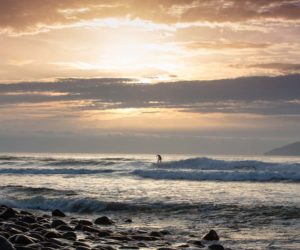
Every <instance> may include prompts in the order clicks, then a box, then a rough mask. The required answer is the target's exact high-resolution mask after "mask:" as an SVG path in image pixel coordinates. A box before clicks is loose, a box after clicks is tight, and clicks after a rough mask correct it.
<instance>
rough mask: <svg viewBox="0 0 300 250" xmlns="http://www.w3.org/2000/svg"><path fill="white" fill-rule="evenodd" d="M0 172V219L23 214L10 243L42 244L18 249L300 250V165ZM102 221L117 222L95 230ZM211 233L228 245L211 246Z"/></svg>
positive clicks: (135, 160) (169, 163)
mask: <svg viewBox="0 0 300 250" xmlns="http://www.w3.org/2000/svg"><path fill="white" fill-rule="evenodd" d="M0 165H1V167H0V180H1V189H0V194H1V196H0V197H1V199H0V205H2V206H1V212H0V213H1V214H2V213H4V212H5V211H6V210H7V209H9V208H12V209H13V211H15V212H13V214H14V215H13V216H10V217H7V218H6V217H5V216H4V217H3V216H2V219H1V228H2V230H1V231H2V233H1V235H2V236H4V237H5V238H6V239H10V237H13V236H14V235H16V234H22V235H25V236H26V237H32V239H31V240H32V241H33V242H31V241H27V242H31V243H30V244H33V246H31V248H28V245H30V244H27V245H26V246H27V248H24V246H22V247H21V245H20V246H19V245H18V244H16V243H13V244H14V246H15V247H16V246H17V249H41V246H40V245H43V244H44V243H45V244H46V245H43V246H44V247H46V246H47V247H52V248H54V249H76V248H77V249H112V248H114V249H126V248H129V249H197V248H203V249H223V248H222V247H224V248H225V249H300V242H299V238H300V235H299V232H300V212H299V211H300V209H299V208H300V195H299V181H300V174H299V169H300V159H299V158H295V157H289V158H287V157H285V158H279V157H261V156H259V157H258V156H255V157H254V156H190V155H183V156H178V155H169V156H163V162H162V163H161V164H159V165H157V164H155V155H154V156H153V155H84V154H82V155H72V154H64V155H63V154H2V155H1V156H0ZM56 209H58V210H59V211H61V212H62V213H63V214H65V215H66V216H65V217H59V216H53V215H52V212H53V211H54V210H56ZM103 216H106V217H107V218H108V221H111V222H112V223H111V224H109V225H102V224H95V221H96V220H97V219H98V218H101V217H103ZM24 218H25V219H24ZM30 218H31V219H30ZM57 220H59V221H62V222H57ZM54 221H56V222H55V223H58V224H59V223H62V224H63V225H62V224H59V225H58V224H55V223H54ZM53 223H54V225H53ZM16 225H17V227H18V228H16V229H17V230H12V231H9V230H11V228H14V227H16ZM20 225H21V227H20ZM22 226H23V228H22ZM36 228H38V230H37V231H38V234H39V236H41V237H39V236H38V235H35V236H36V237H38V238H40V239H36V237H33V236H32V233H33V231H34V230H36ZM49 230H50V231H51V232H52V231H54V232H55V233H57V235H55V234H52V235H53V237H50V238H49V239H48V238H46V239H45V238H44V237H45V235H44V234H45V233H47V231H49ZM211 230H215V231H216V233H217V235H218V237H220V239H219V240H214V241H206V240H204V239H203V237H204V236H205V235H206V234H207V233H209V232H210V231H211ZM66 232H72V233H69V234H68V235H69V236H71V235H72V239H67V238H66V237H67V236H64V234H65V233H66ZM74 234H75V235H76V239H74ZM12 239H14V238H12ZM12 241H14V240H12ZM49 242H50V243H49ZM74 242H77V243H74ZM78 242H79V243H78ZM81 243H82V244H81ZM51 244H53V245H52V246H50V245H51ZM54 244H56V245H54ZM74 244H75V245H74ZM76 244H81V245H76ZM84 244H85V245H84ZM18 247H19V248H18ZM34 247H36V248H34ZM42 249H44V248H42ZM45 249H47V248H45ZM50 249H51V248H50Z"/></svg>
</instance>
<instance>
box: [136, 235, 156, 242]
mask: <svg viewBox="0 0 300 250" xmlns="http://www.w3.org/2000/svg"><path fill="white" fill-rule="evenodd" d="M131 238H132V239H134V240H140V241H155V240H158V238H156V237H153V236H146V235H133V236H131Z"/></svg>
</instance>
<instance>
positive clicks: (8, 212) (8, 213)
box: [0, 207, 17, 220]
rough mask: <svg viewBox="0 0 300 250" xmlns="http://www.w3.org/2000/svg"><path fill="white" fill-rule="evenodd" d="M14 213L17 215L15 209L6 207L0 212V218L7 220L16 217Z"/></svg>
mask: <svg viewBox="0 0 300 250" xmlns="http://www.w3.org/2000/svg"><path fill="white" fill-rule="evenodd" d="M16 215H17V211H16V210H14V209H12V208H10V207H8V208H6V209H5V210H4V211H3V212H2V213H1V214H0V218H2V219H4V220H7V219H9V218H11V217H16Z"/></svg>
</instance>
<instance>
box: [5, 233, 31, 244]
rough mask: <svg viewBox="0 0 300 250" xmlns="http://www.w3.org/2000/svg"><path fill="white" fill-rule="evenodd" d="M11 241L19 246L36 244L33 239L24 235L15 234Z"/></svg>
mask: <svg viewBox="0 0 300 250" xmlns="http://www.w3.org/2000/svg"><path fill="white" fill-rule="evenodd" d="M9 241H10V242H11V243H14V244H19V245H29V244H32V243H35V242H34V240H33V239H32V238H31V237H28V236H26V235H24V234H15V235H13V236H11V237H10V238H9Z"/></svg>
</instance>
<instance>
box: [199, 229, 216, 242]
mask: <svg viewBox="0 0 300 250" xmlns="http://www.w3.org/2000/svg"><path fill="white" fill-rule="evenodd" d="M203 239H204V240H207V241H214V240H219V239H220V237H219V235H218V234H217V232H216V231H215V230H210V231H209V233H208V234H206V235H204V236H203Z"/></svg>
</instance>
